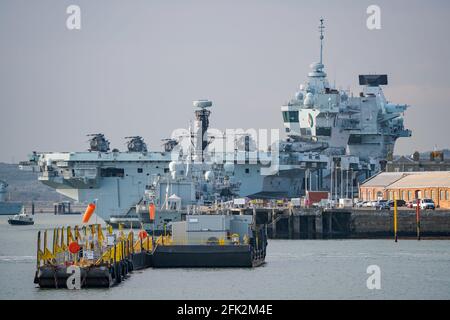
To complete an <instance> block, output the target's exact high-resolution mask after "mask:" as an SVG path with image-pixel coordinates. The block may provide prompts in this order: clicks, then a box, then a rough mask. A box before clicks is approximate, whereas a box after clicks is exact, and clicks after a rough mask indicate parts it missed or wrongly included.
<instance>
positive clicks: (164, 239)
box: [156, 234, 250, 246]
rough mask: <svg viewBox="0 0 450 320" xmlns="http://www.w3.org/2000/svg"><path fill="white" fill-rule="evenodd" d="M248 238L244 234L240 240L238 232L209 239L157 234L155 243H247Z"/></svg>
mask: <svg viewBox="0 0 450 320" xmlns="http://www.w3.org/2000/svg"><path fill="white" fill-rule="evenodd" d="M249 243H250V239H249V237H248V236H247V235H244V237H243V241H240V237H239V235H238V234H233V235H231V236H230V237H227V238H223V237H222V238H209V239H188V238H184V239H174V238H173V237H172V236H159V237H158V238H157V239H156V245H159V246H173V245H177V246H180V245H219V246H226V245H248V244H249Z"/></svg>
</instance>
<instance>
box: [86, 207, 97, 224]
mask: <svg viewBox="0 0 450 320" xmlns="http://www.w3.org/2000/svg"><path fill="white" fill-rule="evenodd" d="M94 211H95V204H93V203H89V205H88V206H87V208H86V211H85V212H84V215H83V223H88V222H89V219H90V218H91V216H92V214H93V213H94Z"/></svg>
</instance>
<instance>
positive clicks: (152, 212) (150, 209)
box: [148, 203, 155, 221]
mask: <svg viewBox="0 0 450 320" xmlns="http://www.w3.org/2000/svg"><path fill="white" fill-rule="evenodd" d="M148 213H149V214H150V221H154V220H155V205H154V204H153V203H150V205H149V206H148Z"/></svg>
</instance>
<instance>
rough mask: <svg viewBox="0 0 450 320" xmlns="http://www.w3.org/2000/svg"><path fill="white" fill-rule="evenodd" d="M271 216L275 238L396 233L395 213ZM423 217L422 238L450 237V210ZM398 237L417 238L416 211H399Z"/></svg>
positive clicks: (291, 212) (283, 212) (308, 211)
mask: <svg viewBox="0 0 450 320" xmlns="http://www.w3.org/2000/svg"><path fill="white" fill-rule="evenodd" d="M263 210H264V209H263ZM268 217H269V224H268V234H269V238H272V239H377V238H380V239H385V238H390V237H393V230H394V214H393V210H391V211H387V210H386V211H376V210H360V209H304V208H299V209H279V210H277V209H275V210H274V209H270V210H268ZM420 217H421V219H420V231H421V237H422V238H426V237H433V238H434V237H435V238H450V210H436V211H421V212H420ZM398 235H399V237H405V238H415V237H416V236H417V224H416V213H415V211H414V210H399V211H398Z"/></svg>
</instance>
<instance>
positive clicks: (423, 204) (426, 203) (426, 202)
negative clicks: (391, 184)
mask: <svg viewBox="0 0 450 320" xmlns="http://www.w3.org/2000/svg"><path fill="white" fill-rule="evenodd" d="M419 207H420V209H421V210H427V209H431V210H434V209H436V205H435V204H434V201H433V199H419ZM408 208H417V199H416V200H413V201H411V202H410V203H408Z"/></svg>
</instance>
